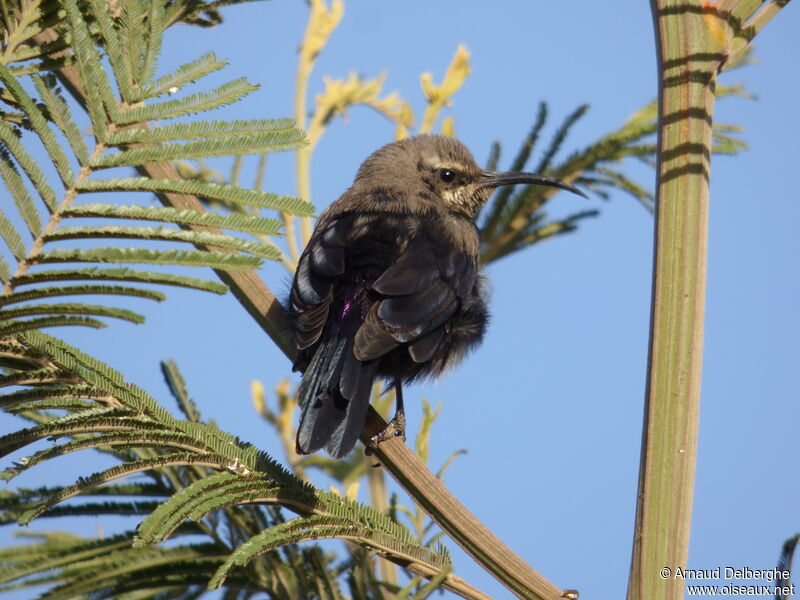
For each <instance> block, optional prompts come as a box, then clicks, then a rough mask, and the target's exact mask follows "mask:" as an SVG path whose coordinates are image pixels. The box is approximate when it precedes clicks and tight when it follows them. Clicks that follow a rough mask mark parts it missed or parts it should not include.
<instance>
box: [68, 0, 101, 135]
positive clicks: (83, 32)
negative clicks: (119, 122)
mask: <svg viewBox="0 0 800 600" xmlns="http://www.w3.org/2000/svg"><path fill="white" fill-rule="evenodd" d="M64 7H65V8H66V11H67V20H68V21H69V25H70V32H71V34H72V51H73V52H74V54H75V57H76V64H77V66H78V75H79V77H80V81H81V86H82V87H83V91H84V94H85V98H86V109H87V111H88V112H89V117H90V119H91V121H92V131H93V133H94V135H95V137H96V138H97V139H98V141H100V142H102V141H103V140H104V139H105V138H106V135H107V133H108V127H107V122H108V118H107V115H106V108H107V107H106V106H105V103H104V96H107V95H108V94H107V92H106V93H104V92H103V91H101V88H108V79H107V78H106V76H105V73H103V72H102V68H101V64H102V63H101V62H100V57H99V56H98V55H97V51H96V50H95V48H94V44H93V42H92V38H91V36H90V34H89V28H88V27H87V26H86V22H85V21H84V20H83V16H82V15H81V12H80V9H79V8H78V4H77V2H76V0H64Z"/></svg>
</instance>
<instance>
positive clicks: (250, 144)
mask: <svg viewBox="0 0 800 600" xmlns="http://www.w3.org/2000/svg"><path fill="white" fill-rule="evenodd" d="M176 5H179V6H182V7H183V9H182V10H183V11H184V13H185V14H197V12H196V11H198V10H201V9H202V8H201V7H203V6H204V7H205V8H206V9H209V6H211V5H209V4H204V3H202V2H199V1H198V0H192V1H191V2H183V1H179V2H172V3H170V4H169V8H168V7H167V3H166V1H165V0H157V1H154V2H148V3H142V2H137V1H130V2H129V1H124V2H120V3H118V4H115V5H111V4H109V3H107V2H101V1H99V0H91V1H90V2H87V3H80V2H78V1H77V0H64V2H63V6H62V7H61V8H62V10H63V12H62V13H55V12H52V11H50V9H49V8H47V9H44V8H43V7H44V3H41V4H40V3H39V2H32V3H31V4H25V7H24V9H23V10H21V12H20V13H19V14H18V16H17V17H16V18H15V20H14V21H13V23H12V22H11V21H10V20H9V23H8V25H10V26H11V27H12V29H9V30H8V32H7V40H8V41H9V42H10V43H11V45H12V46H13V48H12V47H9V48H7V49H6V53H5V54H4V55H3V56H4V57H5V58H7V59H8V60H7V61H0V87H2V89H3V93H2V94H0V102H5V103H6V104H8V105H9V106H10V107H11V108H12V110H11V111H10V112H3V113H2V114H3V115H4V120H3V121H0V146H2V147H0V177H2V180H3V182H4V184H5V187H6V188H7V189H8V191H9V193H10V196H11V197H12V198H13V199H14V204H15V207H14V209H12V208H10V207H9V208H6V207H5V206H4V207H3V208H2V209H0V238H2V242H3V244H2V246H0V281H1V282H2V283H3V287H2V291H0V306H6V305H11V304H17V306H15V307H14V308H11V309H5V310H3V311H0V333H2V334H4V335H12V334H14V333H19V332H22V331H30V330H31V329H33V328H36V327H57V326H65V325H85V326H89V327H101V326H103V321H102V320H98V318H95V317H99V318H100V319H103V318H118V319H124V320H128V321H132V322H136V323H139V322H141V320H142V317H141V316H140V315H138V314H136V313H134V312H132V311H130V310H127V309H122V308H116V307H113V306H105V307H104V306H98V305H96V304H80V303H78V302H72V303H68V304H67V303H58V304H52V303H44V302H40V300H42V299H44V298H52V297H56V296H62V295H85V294H90V295H94V294H99V295H101V296H103V297H106V298H107V299H108V298H113V297H114V296H130V297H144V298H151V299H159V300H161V299H163V297H164V296H163V294H161V293H155V292H153V291H152V290H149V291H145V290H144V288H146V287H149V286H151V285H153V284H159V285H162V284H163V285H177V286H182V287H189V288H193V289H200V290H208V291H213V292H216V293H221V292H223V291H224V290H225V289H226V288H225V287H224V286H222V285H221V284H218V283H215V282H210V281H204V280H202V279H197V278H194V277H189V276H187V275H184V274H182V273H162V272H156V271H147V270H141V271H139V270H132V269H125V268H115V269H101V268H99V267H98V265H100V264H103V263H111V264H116V265H126V264H140V265H163V266H165V267H171V268H173V269H183V268H184V267H205V268H213V269H217V270H242V269H247V270H250V269H256V268H258V267H260V266H261V265H262V261H263V259H267V260H274V261H279V260H281V259H282V255H281V253H280V251H279V250H278V249H277V248H276V246H275V245H274V243H273V242H272V240H271V239H270V238H271V237H274V236H277V235H280V233H281V222H280V221H279V220H278V219H275V218H269V217H267V216H262V214H261V213H262V211H265V210H268V211H280V212H282V213H289V214H297V215H302V216H311V215H313V212H314V209H313V207H312V206H311V205H310V204H308V203H307V202H303V201H302V200H300V199H297V198H291V197H288V196H280V195H277V194H271V193H268V192H262V191H260V190H248V189H243V188H240V187H238V186H236V185H229V184H226V185H223V184H218V183H210V182H203V181H198V180H191V179H190V180H179V179H176V180H172V179H166V178H160V179H156V178H149V177H115V178H113V179H101V178H98V177H97V173H96V172H97V171H98V170H99V169H104V168H108V167H118V166H130V167H135V168H141V167H142V166H143V165H146V164H154V163H159V162H166V161H175V160H190V159H203V158H208V157H211V156H243V155H248V154H259V155H263V154H265V153H272V152H278V151H283V150H291V149H296V148H298V147H300V146H301V145H302V144H304V143H305V140H304V134H303V132H302V131H300V130H298V129H296V128H295V127H294V126H293V123H292V121H291V120H288V119H260V120H253V121H220V120H213V121H202V120H196V121H194V122H175V123H172V124H169V125H166V126H162V127H153V126H152V124H151V123H149V122H148V121H151V120H164V119H175V118H178V117H184V116H186V115H190V114H191V115H195V114H198V113H201V112H203V111H206V110H208V109H211V108H216V107H219V106H223V105H225V104H230V103H232V102H235V101H237V100H238V99H240V98H241V97H243V96H244V95H246V94H249V93H250V92H252V91H254V90H255V89H256V86H254V85H252V84H250V83H248V82H247V81H246V80H244V79H238V80H236V81H233V82H230V83H227V84H223V85H222V86H219V87H217V88H216V89H214V90H212V91H204V90H202V89H201V90H199V91H197V92H195V93H193V94H189V95H186V96H181V94H179V93H177V92H178V91H179V88H181V86H184V85H186V84H188V83H189V82H194V81H199V80H200V79H201V78H202V77H203V76H205V75H207V74H208V73H211V72H213V71H216V70H218V69H219V68H221V67H222V66H224V63H222V62H220V61H218V60H217V59H216V58H215V57H214V55H213V54H210V53H209V54H206V55H204V56H202V57H200V58H198V59H197V60H195V61H192V62H191V63H189V64H187V65H184V66H183V67H180V68H178V69H177V70H175V71H174V72H172V73H170V74H167V75H163V76H161V77H159V78H158V79H156V67H157V59H158V56H159V53H160V51H161V42H162V36H163V32H164V29H165V28H166V27H167V26H169V25H170V24H172V23H173V22H174V20H175V18H176V15H175V13H173V12H171V11H172V10H173V9H174V8H175V6H176ZM48 6H49V5H48ZM209 10H211V9H209ZM43 11H44V12H43ZM45 18H47V19H50V21H47V22H45V21H42V20H41V19H45ZM54 22H58V24H59V27H60V28H62V29H63V37H64V40H68V41H69V45H68V46H64V47H63V50H65V51H66V52H67V53H68V54H70V55H71V56H72V57H73V59H74V70H75V72H76V73H77V76H78V79H79V84H80V87H81V89H82V94H83V97H82V100H83V102H85V109H86V111H87V113H88V114H87V115H85V116H84V117H81V116H80V115H78V114H75V112H74V110H73V108H72V107H71V105H70V104H69V103H68V102H66V101H65V100H64V98H63V97H62V93H61V91H60V89H59V88H58V86H57V84H56V83H55V79H54V78H53V77H52V76H41V75H38V74H35V75H33V76H31V77H30V79H31V81H32V84H33V85H32V86H26V85H24V83H25V82H24V79H23V78H24V77H25V76H24V75H21V74H20V72H19V71H18V70H17V71H15V70H14V69H13V68H10V67H9V66H8V63H9V62H23V63H24V62H25V61H26V60H29V59H30V58H32V57H31V56H28V55H22V54H19V52H20V51H22V50H23V49H24V47H25V45H26V44H27V43H28V42H30V41H32V37H33V35H35V34H36V33H38V32H41V31H43V28H44V27H46V26H48V25H52V24H53V23H54ZM29 27H30V28H32V29H31V30H30V31H28V29H27V28H29ZM31 32H34V33H33V34H32V33H31ZM98 42H99V43H101V48H102V51H103V53H104V54H105V56H106V57H107V58H108V62H107V63H106V62H104V61H103V60H102V56H101V51H100V50H99V49H98V47H97V43H98ZM26 56H27V58H26ZM109 66H110V68H109ZM31 89H33V90H35V93H31V92H30V91H29V90H31ZM164 95H171V96H172V97H170V98H168V99H166V100H164V99H162V97H163V96H164ZM7 115H10V116H7ZM85 117H88V122H86V120H85ZM82 118H83V119H84V120H83V121H82ZM86 125H88V129H89V131H90V132H91V135H90V136H87V135H84V134H83V133H82V132H81V131H82V129H86ZM64 140H66V143H64ZM34 145H38V146H39V148H40V151H41V152H42V153H43V154H44V156H46V157H47V159H49V161H50V162H51V163H52V167H53V168H52V169H49V170H48V169H45V168H43V167H42V166H40V162H39V161H38V160H37V159H36V158H34V156H36V154H35V153H34V151H33V149H32V146H34ZM46 172H55V173H56V174H57V178H55V180H52V178H50V177H49V176H48V175H46V174H45V173H46ZM131 192H138V193H140V194H141V193H142V192H144V193H148V194H156V195H159V196H168V195H172V194H176V195H185V196H191V197H196V198H200V199H205V200H209V201H216V202H219V203H222V204H224V206H225V207H226V208H227V209H228V211H229V214H225V213H221V212H208V211H204V210H188V209H187V210H176V209H174V208H159V207H153V206H147V205H142V204H127V205H123V204H121V203H118V201H117V200H116V197H115V195H118V193H131ZM88 194H95V195H96V194H102V195H103V198H102V203H100V204H98V203H86V202H84V201H83V198H84V197H85V196H86V195H88ZM37 203H38V206H37ZM42 209H43V210H42ZM78 218H80V219H92V221H91V222H90V223H88V224H85V225H84V224H81V225H75V224H74V222H71V220H72V219H78ZM98 219H99V220H104V219H127V220H134V221H151V222H155V223H156V226H155V227H153V226H144V225H142V224H141V223H132V224H130V225H125V226H120V225H108V224H104V223H98V222H97V221H98ZM20 223H24V225H25V227H26V229H27V232H24V231H20V230H19V229H18V226H19V224H20ZM230 232H237V234H236V235H232V234H231V233H230ZM245 236H248V237H245ZM250 236H252V237H250ZM253 238H255V239H253ZM110 240H135V241H136V242H137V244H138V246H137V247H135V248H130V247H125V246H119V245H113V246H109V245H108V243H109V241H110ZM64 241H67V242H72V244H71V245H70V247H69V248H68V249H67V248H63V247H59V246H58V244H59V243H60V242H64ZM75 242H79V244H77V245H76V244H75ZM129 243H130V242H129ZM150 243H158V244H161V245H162V246H163V245H164V244H170V245H173V244H191V245H193V246H194V247H195V248H194V249H188V250H178V249H165V248H161V247H150ZM5 248H7V249H8V251H9V253H8V254H6V253H5ZM55 263H58V264H61V265H63V267H62V268H61V269H60V270H58V271H55V270H45V269H41V268H40V265H46V264H55ZM83 265H87V266H86V267H85V266H83ZM87 267H88V268H87ZM67 280H71V281H76V282H78V283H79V285H77V286H74V287H64V286H58V285H53V283H54V282H56V281H67ZM98 280H102V281H103V282H104V283H103V285H99V286H98V285H92V284H91V282H93V281H98ZM116 282H135V283H138V284H141V285H142V289H139V288H133V287H130V286H124V285H119V284H117V283H116ZM30 284H41V285H38V286H37V289H36V290H35V291H31V290H28V291H21V290H20V289H19V288H20V287H21V286H25V285H30ZM23 302H24V305H23V304H20V303H23Z"/></svg>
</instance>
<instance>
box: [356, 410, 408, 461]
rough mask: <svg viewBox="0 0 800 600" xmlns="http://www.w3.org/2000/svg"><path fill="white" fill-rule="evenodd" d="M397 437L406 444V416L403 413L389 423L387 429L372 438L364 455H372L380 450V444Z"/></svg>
mask: <svg viewBox="0 0 800 600" xmlns="http://www.w3.org/2000/svg"><path fill="white" fill-rule="evenodd" d="M395 437H399V438H402V440H403V441H404V442H405V441H406V416H405V414H403V413H398V414H396V415H395V416H394V419H392V420H391V421H389V424H388V425H387V426H386V429H384V430H383V431H381V432H380V433H379V434H377V435H373V436H372V437H371V438H370V440H369V443H368V444H367V447H366V448H365V450H364V453H365V454H366V455H367V456H369V455H371V454H372V453H373V452H375V450H376V449H377V448H378V444H380V443H381V442H385V441H386V440H390V439H392V438H395Z"/></svg>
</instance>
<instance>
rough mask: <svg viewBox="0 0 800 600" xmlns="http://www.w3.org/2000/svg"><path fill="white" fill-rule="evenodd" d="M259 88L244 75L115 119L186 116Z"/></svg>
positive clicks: (121, 121)
mask: <svg viewBox="0 0 800 600" xmlns="http://www.w3.org/2000/svg"><path fill="white" fill-rule="evenodd" d="M257 89H258V86H257V85H253V84H252V83H250V82H248V81H247V79H245V78H244V77H242V78H241V79H235V80H234V81H231V82H229V83H226V84H224V85H221V86H219V87H218V88H217V89H216V90H214V91H211V92H199V93H197V94H192V95H191V96H187V97H186V98H182V99H180V100H168V101H166V102H160V103H157V104H148V105H146V106H141V107H137V108H133V109H130V110H127V111H123V112H120V113H119V115H117V118H116V119H115V120H116V122H117V123H118V124H120V125H129V124H131V123H142V122H144V121H158V120H163V119H174V118H176V117H184V116H187V115H191V114H196V113H199V112H203V111H206V110H211V109H213V108H219V107H220V106H225V105H227V104H233V103H234V102H238V101H239V100H241V99H242V98H244V97H245V96H247V95H248V94H250V93H252V92H254V91H255V90H257ZM128 164H130V163H128Z"/></svg>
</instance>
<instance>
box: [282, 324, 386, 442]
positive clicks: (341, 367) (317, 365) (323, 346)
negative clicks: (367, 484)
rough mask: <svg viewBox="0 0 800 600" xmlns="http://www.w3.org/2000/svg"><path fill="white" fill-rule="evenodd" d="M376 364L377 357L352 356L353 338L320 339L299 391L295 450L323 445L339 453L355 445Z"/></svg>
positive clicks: (367, 404) (362, 425) (365, 413)
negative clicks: (368, 359)
mask: <svg viewBox="0 0 800 600" xmlns="http://www.w3.org/2000/svg"><path fill="white" fill-rule="evenodd" d="M376 369H377V360H371V361H365V362H362V361H360V360H358V359H357V358H356V357H355V356H353V338H352V337H338V336H331V337H330V338H328V339H326V340H323V341H322V342H320V345H319V347H318V348H317V351H316V352H315V353H314V357H313V358H312V359H311V362H310V363H309V365H308V368H307V369H306V371H305V373H303V381H302V382H301V383H300V389H299V390H298V403H299V404H300V408H301V410H302V416H301V417H300V428H299V429H298V430H297V452H298V453H300V454H310V453H312V452H316V451H317V450H319V449H320V448H325V449H326V450H327V451H328V453H329V454H330V455H331V456H333V457H334V458H342V457H344V456H345V455H346V454H347V453H348V452H350V450H352V449H353V446H355V445H356V440H358V435H359V433H361V430H362V429H363V427H364V421H365V419H366V416H367V407H368V406H369V396H370V390H371V389H372V382H373V380H374V379H375V373H376Z"/></svg>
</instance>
